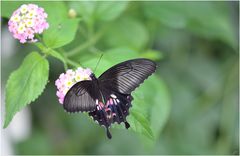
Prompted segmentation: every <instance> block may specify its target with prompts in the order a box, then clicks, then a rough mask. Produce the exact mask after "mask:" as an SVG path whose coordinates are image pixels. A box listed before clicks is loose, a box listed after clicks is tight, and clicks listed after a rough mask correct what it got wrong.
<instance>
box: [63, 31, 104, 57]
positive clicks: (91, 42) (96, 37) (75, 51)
mask: <svg viewBox="0 0 240 156" xmlns="http://www.w3.org/2000/svg"><path fill="white" fill-rule="evenodd" d="M104 30H105V29H103V30H102V31H100V32H98V33H96V34H95V35H94V36H93V37H92V38H90V39H89V40H88V41H87V42H85V43H84V44H81V45H80V46H78V47H76V48H74V49H73V50H71V51H69V52H68V53H66V56H67V57H71V56H74V55H76V54H78V53H80V52H81V51H82V50H84V49H86V48H88V47H90V46H92V45H94V44H95V43H96V42H97V41H98V40H99V39H100V38H101V36H102V35H103V33H104Z"/></svg>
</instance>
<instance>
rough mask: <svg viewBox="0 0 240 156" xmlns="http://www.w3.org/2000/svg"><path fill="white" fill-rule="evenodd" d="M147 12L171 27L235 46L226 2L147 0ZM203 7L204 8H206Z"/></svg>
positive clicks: (151, 17)
mask: <svg viewBox="0 0 240 156" xmlns="http://www.w3.org/2000/svg"><path fill="white" fill-rule="evenodd" d="M143 4H144V13H145V15H146V17H148V18H150V19H151V20H153V19H155V20H158V21H160V22H161V24H164V25H166V26H168V27H171V28H177V29H182V28H184V29H187V30H189V31H190V32H192V33H194V34H196V35H199V36H202V37H205V38H210V39H219V40H222V41H223V42H225V43H227V44H229V45H230V46H232V47H233V48H236V45H237V38H236V35H234V34H235V33H236V32H234V30H233V25H232V23H233V21H231V16H232V15H231V14H230V10H229V8H230V7H229V8H228V7H226V6H227V5H226V2H183V3H182V2H176V3H173V2H145V3H143ZM203 10H204V11H203Z"/></svg>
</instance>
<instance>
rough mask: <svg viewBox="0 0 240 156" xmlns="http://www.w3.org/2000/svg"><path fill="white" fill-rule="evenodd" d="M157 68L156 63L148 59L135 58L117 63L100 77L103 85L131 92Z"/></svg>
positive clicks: (124, 92)
mask: <svg viewBox="0 0 240 156" xmlns="http://www.w3.org/2000/svg"><path fill="white" fill-rule="evenodd" d="M155 70H156V64H155V63H154V62H153V61H151V60H148V59H134V60H129V61H125V62H122V63H120V64H117V65H115V66H113V67H111V68H110V69H108V70H107V71H106V72H104V73H103V74H102V75H101V76H100V77H99V84H100V85H101V87H104V88H108V89H111V90H114V91H118V92H120V93H123V94H131V92H132V91H133V90H134V89H135V88H137V87H138V86H139V85H140V84H141V83H142V82H143V81H144V80H145V79H147V78H148V76H150V75H151V74H152V73H154V72H155Z"/></svg>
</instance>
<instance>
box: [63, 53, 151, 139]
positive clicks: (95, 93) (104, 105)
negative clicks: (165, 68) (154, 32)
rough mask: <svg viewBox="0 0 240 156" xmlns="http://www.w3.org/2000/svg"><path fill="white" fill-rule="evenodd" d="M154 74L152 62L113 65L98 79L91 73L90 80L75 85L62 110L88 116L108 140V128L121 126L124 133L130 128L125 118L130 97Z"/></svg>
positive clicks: (126, 62)
mask: <svg viewBox="0 0 240 156" xmlns="http://www.w3.org/2000/svg"><path fill="white" fill-rule="evenodd" d="M155 71H156V63H155V62H153V61H151V60H149V59H145V58H139V59H133V60H128V61H125V62H122V63H119V64H117V65H114V66H113V67H111V68H109V69H108V70H106V71H105V72H104V73H103V74H102V75H101V76H99V77H98V78H96V76H95V75H94V73H92V74H91V75H90V77H91V80H84V81H80V82H77V83H76V84H75V85H73V86H72V87H71V88H70V89H69V91H68V92H67V94H66V96H65V98H64V102H63V108H64V109H65V110H66V111H67V112H71V113H73V112H88V113H89V115H90V116H91V117H92V118H93V120H95V121H97V122H98V124H99V125H101V126H105V128H106V134H107V137H108V138H109V139H111V138H112V135H111V133H110V131H109V127H110V126H111V124H113V123H115V122H116V123H118V124H121V123H122V122H123V123H124V124H125V128H126V129H128V128H129V127H130V124H129V123H128V122H127V120H126V117H127V116H128V115H129V108H130V107H131V106H132V104H131V102H132V100H133V97H132V96H131V93H132V91H134V90H135V89H136V88H137V87H138V86H139V85H140V84H141V83H143V81H144V80H145V79H147V78H148V77H149V76H150V75H151V74H153V73H154V72H155Z"/></svg>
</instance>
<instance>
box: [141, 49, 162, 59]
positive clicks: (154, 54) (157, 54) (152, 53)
mask: <svg viewBox="0 0 240 156" xmlns="http://www.w3.org/2000/svg"><path fill="white" fill-rule="evenodd" d="M141 57H143V58H148V59H151V60H160V59H162V58H163V54H162V52H161V51H157V50H152V49H150V50H147V51H146V52H144V53H142V54H141Z"/></svg>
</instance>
